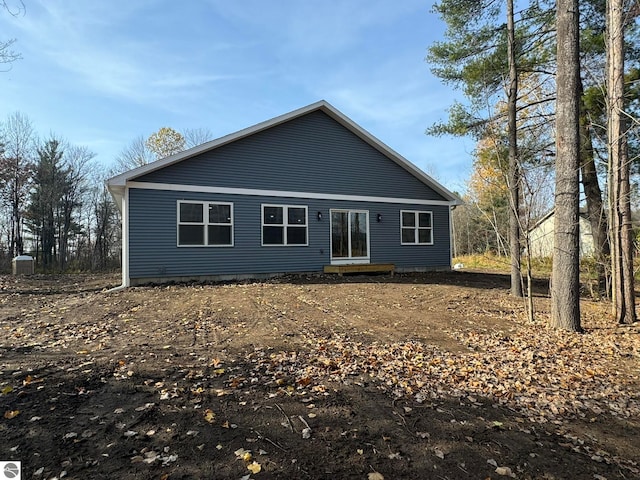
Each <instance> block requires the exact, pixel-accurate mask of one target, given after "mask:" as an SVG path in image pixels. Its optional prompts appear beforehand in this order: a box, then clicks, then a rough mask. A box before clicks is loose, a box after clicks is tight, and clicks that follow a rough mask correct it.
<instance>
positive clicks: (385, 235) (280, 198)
mask: <svg viewBox="0 0 640 480" xmlns="http://www.w3.org/2000/svg"><path fill="white" fill-rule="evenodd" d="M107 185H108V188H109V191H110V192H111V195H112V196H113V197H114V199H115V201H116V203H117V205H118V208H119V209H120V212H121V213H122V232H123V233H122V277H123V285H124V286H129V285H137V284H141V283H148V282H163V281H172V280H206V279H218V280H224V279H234V278H251V277H254V278H258V277H268V276H273V275H277V274H284V273H294V272H300V273H302V272H321V271H323V268H324V267H325V266H327V265H344V264H393V265H394V266H395V269H396V271H426V270H442V269H449V268H451V247H450V245H451V236H450V225H451V208H452V206H454V205H456V204H459V203H461V202H460V200H459V199H458V197H456V196H455V195H454V194H452V193H451V192H450V191H449V190H447V189H446V188H444V187H443V186H442V185H440V184H439V183H438V182H436V181H434V180H433V179H432V178H430V177H429V176H428V175H426V174H425V173H423V172H422V171H421V170H419V169H418V168H417V167H416V166H415V165H413V164H411V163H410V162H409V161H407V160H406V159H404V158H403V157H402V156H400V155H399V154H398V153H396V152H394V151H393V150H392V149H390V148H389V147H387V146H386V145H385V144H384V143H382V142H381V141H379V140H378V139H376V138H375V137H373V136H372V135H371V134H369V133H368V132H366V131H365V130H364V129H362V128H361V127H359V126H358V125H356V124H355V123H354V122H353V121H351V120H350V119H349V118H347V117H346V116H344V115H343V114H342V113H341V112H339V111H338V110H336V109H335V108H334V107H332V106H331V105H329V104H328V103H327V102H325V101H320V102H317V103H314V104H312V105H309V106H307V107H304V108H301V109H299V110H295V111H293V112H290V113H287V114H285V115H282V116H279V117H276V118H274V119H272V120H268V121H266V122H263V123H260V124H257V125H255V126H253V127H249V128H246V129H244V130H241V131H239V132H236V133H233V134H230V135H227V136H225V137H222V138H219V139H217V140H213V141H211V142H207V143H205V144H203V145H200V146H197V147H194V148H192V149H190V150H186V151H184V152H181V153H179V154H176V155H172V156H170V157H167V158H163V159H161V160H158V161H156V162H153V163H150V164H148V165H144V166H142V167H139V168H136V169H134V170H131V171H129V172H126V173H123V174H121V175H118V176H116V177H113V178H111V179H110V180H108V182H107Z"/></svg>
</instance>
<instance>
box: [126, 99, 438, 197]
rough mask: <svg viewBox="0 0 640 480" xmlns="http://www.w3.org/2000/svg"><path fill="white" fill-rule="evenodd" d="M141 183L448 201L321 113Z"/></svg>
mask: <svg viewBox="0 0 640 480" xmlns="http://www.w3.org/2000/svg"><path fill="white" fill-rule="evenodd" d="M135 181H138V182H155V183H171V184H177V185H199V186H215V187H228V188H249V189H260V190H278V191H289V192H313V193H327V194H344V195H359V196H376V197H402V198H415V199H420V200H446V199H444V198H443V197H442V196H441V195H440V194H439V193H437V192H436V191H434V190H433V189H432V188H430V187H429V186H427V185H425V184H424V183H423V182H421V181H420V180H418V179H417V178H416V177H415V176H413V175H412V174H410V173H409V172H407V171H406V170H405V169H404V168H402V167H400V166H399V165H398V164H396V163H395V162H393V161H392V160H390V159H389V158H388V157H387V156H385V155H384V154H382V153H381V152H379V151H378V150H376V149H375V148H373V147H372V146H371V145H369V144H368V143H367V142H365V141H364V140H362V139H361V138H359V137H358V136H356V135H355V134H354V133H353V132H351V131H350V130H348V129H347V128H345V127H343V126H342V125H340V124H339V123H338V122H336V121H335V120H333V119H332V118H330V117H329V116H328V115H326V114H325V113H323V112H321V111H315V112H312V113H309V114H307V115H304V116H302V117H298V118H295V119H293V120H290V121H288V122H285V123H283V124H280V125H277V126H274V127H272V128H269V129H266V130H263V131H260V132H258V133H255V134H253V135H251V136H249V137H245V138H242V139H240V140H237V141H235V142H233V143H229V144H227V145H223V146H220V147H218V148H216V149H214V150H210V151H208V152H205V153H202V154H200V155H198V156H195V157H192V158H189V159H186V160H183V161H181V162H179V163H176V164H174V165H170V166H167V167H165V168H163V169H161V170H157V171H155V172H152V173H149V174H147V175H143V176H141V177H139V178H136V179H135Z"/></svg>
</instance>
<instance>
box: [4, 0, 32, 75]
mask: <svg viewBox="0 0 640 480" xmlns="http://www.w3.org/2000/svg"><path fill="white" fill-rule="evenodd" d="M0 7H1V8H2V9H4V10H6V11H7V12H8V13H9V15H12V16H14V17H17V16H18V15H20V14H23V15H24V13H25V12H26V8H25V6H24V3H23V2H22V0H19V1H17V2H14V4H9V3H8V2H7V1H6V0H2V1H0ZM14 43H16V39H15V38H12V39H9V40H0V63H3V64H10V63H13V62H15V61H16V60H20V59H21V58H22V56H21V55H20V54H19V53H18V52H15V51H14V50H12V48H11V47H12V46H13V44H14Z"/></svg>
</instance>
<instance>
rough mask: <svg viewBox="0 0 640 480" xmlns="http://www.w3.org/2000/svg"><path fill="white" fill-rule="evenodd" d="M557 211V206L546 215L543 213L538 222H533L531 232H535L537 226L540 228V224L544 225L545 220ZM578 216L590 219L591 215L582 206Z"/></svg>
mask: <svg viewBox="0 0 640 480" xmlns="http://www.w3.org/2000/svg"><path fill="white" fill-rule="evenodd" d="M555 213H556V210H555V208H552V209H551V210H549V211H548V212H547V213H546V214H545V215H543V216H542V217H541V218H540V219H539V220H538V221H537V222H536V223H534V224H533V226H531V228H529V232H533V231H534V230H535V229H536V228H539V227H540V225H542V224H543V223H544V222H546V221H547V220H549V219H550V218H551V217H553V215H554V214H555ZM578 216H579V217H580V218H584V219H585V220H589V216H588V215H587V211H586V210H584V209H583V208H580V210H579V211H578Z"/></svg>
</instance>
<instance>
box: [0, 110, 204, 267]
mask: <svg viewBox="0 0 640 480" xmlns="http://www.w3.org/2000/svg"><path fill="white" fill-rule="evenodd" d="M211 137H212V135H211V133H210V132H209V131H208V130H206V129H193V130H186V131H185V133H184V134H182V133H180V132H177V131H175V130H173V129H171V128H167V127H163V128H161V129H159V130H158V131H157V132H155V133H153V134H152V135H150V136H149V138H148V139H146V140H145V139H144V138H143V137H138V138H136V139H134V140H133V141H132V142H131V143H130V144H129V145H128V146H127V147H126V148H124V149H123V150H122V152H121V153H120V154H119V155H118V157H117V158H116V159H115V167H114V168H107V167H105V166H104V165H103V164H101V163H99V162H98V161H96V159H95V158H94V157H95V155H94V154H93V153H92V152H91V151H90V150H89V149H88V148H87V147H85V146H78V145H71V144H69V142H67V141H65V140H64V139H62V138H59V137H56V136H50V137H46V138H44V139H43V138H40V137H39V135H38V133H37V132H36V130H35V128H34V126H33V124H32V122H31V121H30V120H29V118H28V117H27V116H26V115H24V114H22V113H19V112H16V113H13V114H11V115H9V116H8V117H7V118H6V119H5V120H4V121H2V122H0V271H4V272H7V271H9V269H10V268H11V260H12V259H13V258H14V257H16V256H18V255H21V254H29V255H32V256H33V257H35V258H36V259H37V265H38V270H39V271H42V272H69V271H104V270H110V269H116V268H118V267H119V266H120V248H121V234H120V218H119V214H118V212H117V210H116V206H115V203H114V202H113V200H112V198H111V195H110V194H109V193H108V192H107V189H106V187H105V183H104V182H105V180H106V179H107V178H109V177H111V176H113V175H115V174H117V173H120V172H123V171H126V170H129V169H131V168H135V167H138V166H140V165H144V164H146V163H149V162H150V161H153V160H156V159H158V158H162V157H164V156H167V155H171V154H174V153H177V152H179V151H182V150H184V149H185V148H190V147H193V146H195V145H198V144H201V143H203V142H206V141H207V140H209V139H211Z"/></svg>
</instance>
